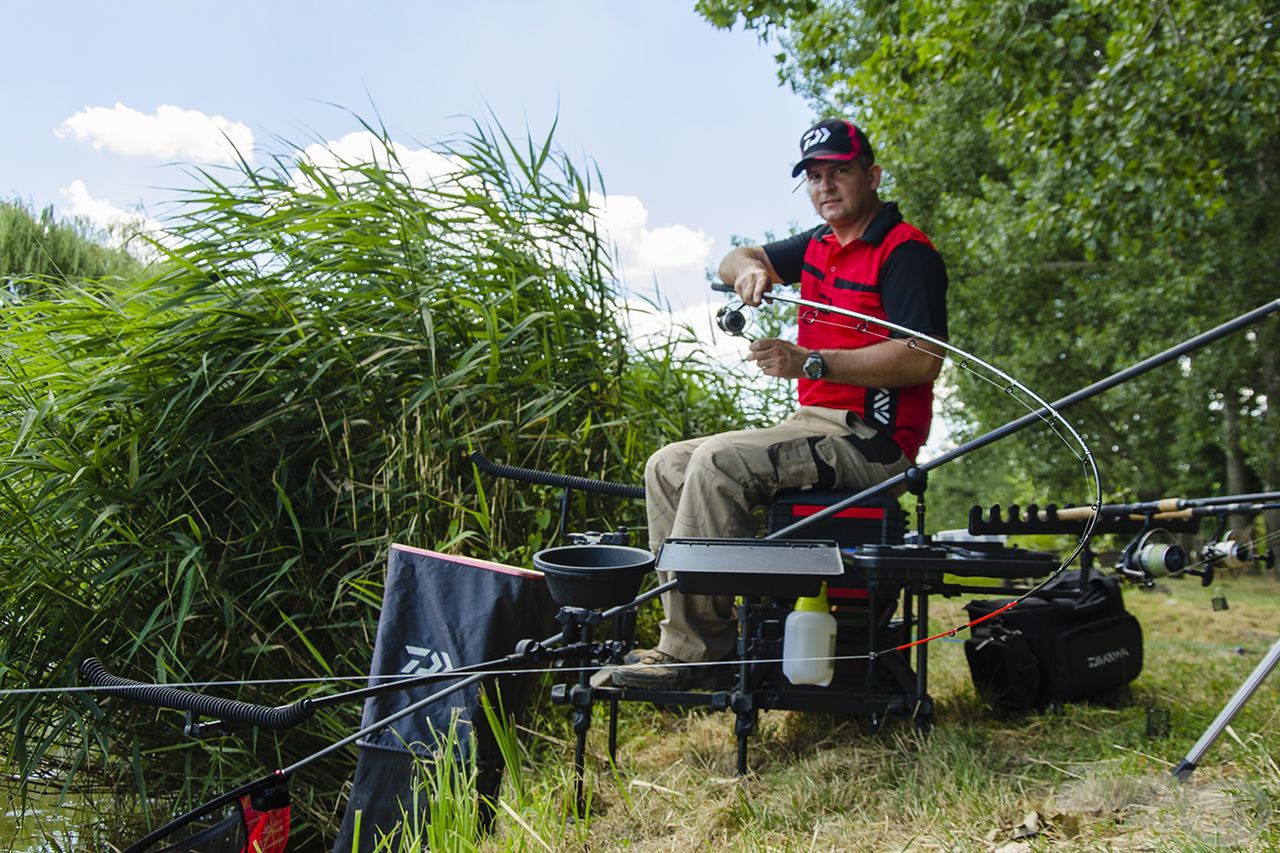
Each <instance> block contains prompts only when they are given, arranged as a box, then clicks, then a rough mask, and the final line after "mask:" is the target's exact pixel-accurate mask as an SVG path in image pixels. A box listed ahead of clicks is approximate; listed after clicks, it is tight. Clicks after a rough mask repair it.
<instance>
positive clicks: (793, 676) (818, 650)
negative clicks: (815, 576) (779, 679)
mask: <svg viewBox="0 0 1280 853" xmlns="http://www.w3.org/2000/svg"><path fill="white" fill-rule="evenodd" d="M835 656H836V617H834V616H832V615H831V605H829V604H828V603H827V585H826V583H823V584H822V590H821V591H820V592H819V593H818V594H817V596H815V597H813V598H797V599H796V609H795V610H793V611H792V612H791V613H790V614H789V615H788V616H787V622H786V627H785V629H784V630H783V635H782V674H783V675H785V676H786V677H787V680H789V681H790V682H791V683H792V684H816V685H818V686H819V687H826V686H827V685H828V684H830V683H831V679H832V678H833V677H834V676H835V674H836V663H835V661H834V660H833V658H834V657H835Z"/></svg>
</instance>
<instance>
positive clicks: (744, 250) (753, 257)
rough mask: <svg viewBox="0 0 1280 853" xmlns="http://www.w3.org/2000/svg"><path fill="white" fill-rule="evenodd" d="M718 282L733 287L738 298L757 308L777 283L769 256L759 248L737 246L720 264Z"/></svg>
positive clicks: (777, 279)
mask: <svg viewBox="0 0 1280 853" xmlns="http://www.w3.org/2000/svg"><path fill="white" fill-rule="evenodd" d="M720 280H721V281H723V282H724V283H725V284H730V285H732V286H733V292H734V293H736V294H738V298H739V299H741V300H742V301H743V302H745V303H746V304H747V305H750V306H751V307H752V308H755V307H757V306H758V305H759V304H760V302H761V300H763V299H764V295H765V294H766V293H768V292H769V291H770V290H773V285H774V284H775V283H777V282H779V281H781V279H780V278H778V274H777V273H776V272H774V271H773V266H772V265H771V264H770V263H769V256H768V255H767V254H765V251H764V249H762V248H761V247H759V246H738V247H737V248H736V249H734V250H733V251H731V252H730V253H729V254H727V255H725V256H724V260H723V261H721V262H720Z"/></svg>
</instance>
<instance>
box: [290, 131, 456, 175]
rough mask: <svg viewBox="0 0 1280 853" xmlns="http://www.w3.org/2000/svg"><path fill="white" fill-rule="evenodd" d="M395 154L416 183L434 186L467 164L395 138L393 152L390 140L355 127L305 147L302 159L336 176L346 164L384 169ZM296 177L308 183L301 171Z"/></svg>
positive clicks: (390, 162) (392, 144)
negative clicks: (375, 166)
mask: <svg viewBox="0 0 1280 853" xmlns="http://www.w3.org/2000/svg"><path fill="white" fill-rule="evenodd" d="M393 154H394V159H395V161H396V163H397V164H398V168H400V169H402V170H403V171H404V176H405V178H406V179H408V181H409V183H410V184H411V185H413V186H415V187H429V186H434V185H435V184H437V183H438V182H440V181H443V180H448V179H450V178H451V177H452V176H454V175H455V174H456V173H457V172H459V171H461V170H462V168H463V165H462V164H461V163H459V162H457V161H455V160H454V159H452V158H450V157H448V156H446V155H444V154H439V153H437V152H435V151H432V150H431V149H429V148H410V147H409V146H407V145H403V144H401V143H399V142H395V141H392V142H391V151H390V152H389V151H388V150H387V143H385V142H384V141H383V140H382V139H380V138H379V137H377V136H375V135H374V134H372V133H370V132H369V131H367V130H358V131H353V132H351V133H348V134H347V135H346V136H344V137H342V138H341V139H335V140H330V141H328V142H324V143H319V142H317V143H315V144H313V145H308V146H307V147H306V148H304V149H302V159H304V160H306V161H308V162H310V163H312V164H314V165H315V166H316V167H317V168H319V169H322V170H324V171H325V172H327V173H329V174H330V175H332V176H334V177H335V178H340V173H341V172H342V170H343V168H344V167H345V166H347V165H352V164H360V163H374V164H376V165H378V166H381V167H382V168H384V169H388V168H392V166H393V164H392V159H393V158H392V155H393ZM294 181H295V182H296V183H304V179H303V178H302V176H301V175H300V174H295V177H294Z"/></svg>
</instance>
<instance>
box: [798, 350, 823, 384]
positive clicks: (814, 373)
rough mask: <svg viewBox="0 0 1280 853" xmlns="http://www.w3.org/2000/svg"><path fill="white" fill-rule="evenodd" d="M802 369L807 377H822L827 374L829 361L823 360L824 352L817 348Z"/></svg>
mask: <svg viewBox="0 0 1280 853" xmlns="http://www.w3.org/2000/svg"><path fill="white" fill-rule="evenodd" d="M800 369H801V370H802V371H804V375H805V378H806V379H821V378H822V377H824V376H826V375H827V363H826V362H825V361H823V360H822V353H820V352H818V351H817V350H814V351H813V352H811V353H809V356H808V358H806V359H805V360H804V365H803V366H802V367H801V368H800Z"/></svg>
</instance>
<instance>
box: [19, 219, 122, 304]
mask: <svg viewBox="0 0 1280 853" xmlns="http://www.w3.org/2000/svg"><path fill="white" fill-rule="evenodd" d="M101 237H102V235H101V234H99V233H97V232H96V231H94V230H93V229H92V228H90V227H89V226H88V225H86V224H85V223H84V222H80V221H59V220H58V219H57V218H56V217H55V216H54V214H53V208H52V207H46V208H45V209H44V210H42V211H40V213H39V215H36V214H34V213H32V212H31V211H30V210H29V209H28V208H27V207H25V206H24V205H22V204H19V203H17V202H0V298H3V297H4V296H5V295H6V294H7V295H8V296H10V297H18V296H25V295H28V294H30V293H41V292H44V291H45V290H46V289H47V288H48V287H49V286H50V285H51V284H55V283H58V282H67V281H76V280H80V279H98V278H103V277H105V276H109V275H127V274H132V273H135V272H137V270H138V269H139V267H140V266H141V265H140V264H139V262H138V261H137V260H136V259H134V258H133V257H132V256H131V255H129V254H128V253H126V252H123V251H120V250H117V249H111V248H108V247H106V246H103V245H102V244H101V242H100V238H101Z"/></svg>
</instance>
